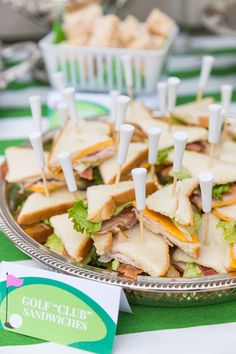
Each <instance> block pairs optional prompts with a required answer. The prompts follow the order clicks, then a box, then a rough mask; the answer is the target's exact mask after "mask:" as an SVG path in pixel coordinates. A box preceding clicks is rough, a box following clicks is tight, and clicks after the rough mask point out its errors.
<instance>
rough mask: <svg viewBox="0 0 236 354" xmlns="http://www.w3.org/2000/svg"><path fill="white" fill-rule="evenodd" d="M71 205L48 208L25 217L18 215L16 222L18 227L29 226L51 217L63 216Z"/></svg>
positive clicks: (65, 204)
mask: <svg viewBox="0 0 236 354" xmlns="http://www.w3.org/2000/svg"><path fill="white" fill-rule="evenodd" d="M72 205H73V202H67V203H63V204H60V205H57V206H56V207H55V206H54V207H48V208H44V209H41V210H37V211H34V212H31V213H27V214H25V215H24V214H23V215H19V216H18V218H17V222H18V224H20V225H31V224H34V223H36V222H38V221H41V220H44V219H46V218H49V217H51V216H54V215H59V214H63V213H65V212H67V210H68V209H69V208H71V207H72Z"/></svg>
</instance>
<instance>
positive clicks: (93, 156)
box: [79, 146, 115, 163]
mask: <svg viewBox="0 0 236 354" xmlns="http://www.w3.org/2000/svg"><path fill="white" fill-rule="evenodd" d="M114 152H115V147H114V146H108V147H106V148H102V149H98V150H95V151H93V152H92V153H90V154H88V155H86V156H84V157H82V158H81V159H80V160H79V162H81V163H86V162H92V161H97V160H99V161H100V162H101V160H104V159H107V158H108V157H111V156H112V155H113V154H114Z"/></svg>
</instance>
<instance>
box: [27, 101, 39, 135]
mask: <svg viewBox="0 0 236 354" xmlns="http://www.w3.org/2000/svg"><path fill="white" fill-rule="evenodd" d="M29 103H30V108H31V113H32V117H33V127H34V131H37V132H42V112H41V97H40V96H31V97H30V98H29Z"/></svg>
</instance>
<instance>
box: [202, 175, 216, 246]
mask: <svg viewBox="0 0 236 354" xmlns="http://www.w3.org/2000/svg"><path fill="white" fill-rule="evenodd" d="M198 179H199V183H200V189H201V199H202V211H203V212H204V213H205V245H208V244H209V240H208V235H209V213H210V212H211V209H212V187H213V180H214V176H213V174H212V173H210V172H203V173H201V174H200V175H199V176H198Z"/></svg>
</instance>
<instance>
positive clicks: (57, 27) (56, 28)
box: [52, 20, 66, 44]
mask: <svg viewBox="0 0 236 354" xmlns="http://www.w3.org/2000/svg"><path fill="white" fill-rule="evenodd" d="M52 30H53V43H54V44H58V43H61V42H64V41H65V40H66V34H65V32H64V30H63V28H62V25H61V23H60V21H59V20H55V21H54V23H53V26H52Z"/></svg>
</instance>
